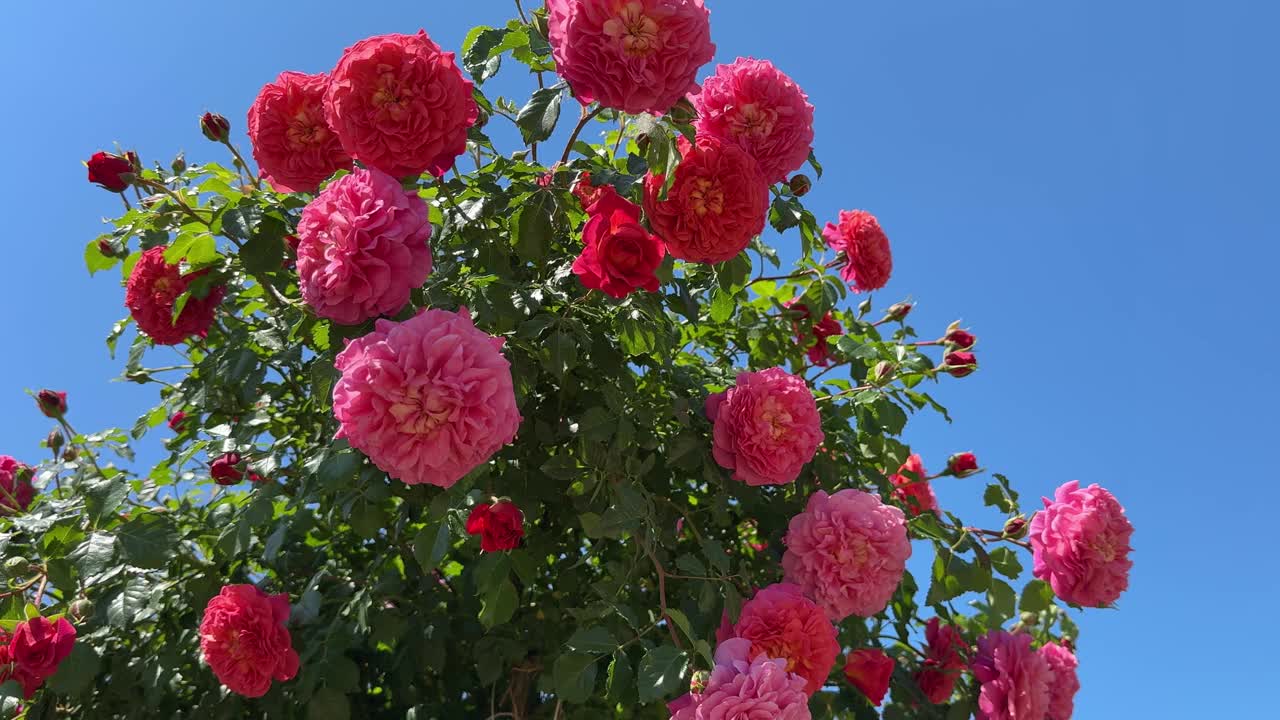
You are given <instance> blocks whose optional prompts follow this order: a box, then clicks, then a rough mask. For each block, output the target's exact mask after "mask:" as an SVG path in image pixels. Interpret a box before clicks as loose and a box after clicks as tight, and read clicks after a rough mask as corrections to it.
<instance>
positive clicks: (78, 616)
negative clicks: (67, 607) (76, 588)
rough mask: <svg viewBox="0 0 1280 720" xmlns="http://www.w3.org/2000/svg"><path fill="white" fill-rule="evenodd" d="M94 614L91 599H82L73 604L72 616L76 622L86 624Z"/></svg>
mask: <svg viewBox="0 0 1280 720" xmlns="http://www.w3.org/2000/svg"><path fill="white" fill-rule="evenodd" d="M92 614H93V601H92V600H90V599H89V598H80V599H79V600H76V601H75V602H73V603H71V611H70V615H71V617H72V618H73V619H74V620H75V621H76V622H84V620H85V619H86V618H88V617H89V616H90V615H92Z"/></svg>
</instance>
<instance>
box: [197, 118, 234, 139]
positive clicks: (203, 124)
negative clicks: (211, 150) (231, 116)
mask: <svg viewBox="0 0 1280 720" xmlns="http://www.w3.org/2000/svg"><path fill="white" fill-rule="evenodd" d="M200 132H202V133H204V136H205V137H207V138H209V140H211V141H212V142H218V143H224V142H226V141H227V140H228V139H229V138H230V137H231V121H230V120H228V119H226V118H224V117H222V116H221V115H219V114H218V113H210V112H207V113H205V114H204V115H201V116H200Z"/></svg>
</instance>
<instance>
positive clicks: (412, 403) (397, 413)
mask: <svg viewBox="0 0 1280 720" xmlns="http://www.w3.org/2000/svg"><path fill="white" fill-rule="evenodd" d="M452 411H453V404H452V403H451V402H449V400H448V398H446V397H445V396H444V394H443V393H439V392H436V391H434V390H432V389H431V388H429V387H427V388H424V387H423V386H415V387H411V388H409V389H408V391H407V392H406V393H405V395H404V396H403V397H402V398H401V399H400V401H399V402H397V403H396V404H395V405H392V406H391V410H390V412H391V416H392V417H394V418H395V419H396V423H397V424H398V425H399V426H400V430H401V431H403V432H406V433H412V434H415V435H429V434H431V433H432V432H434V431H435V429H436V428H438V427H440V426H441V425H443V424H444V423H445V422H446V421H448V419H449V415H450V413H452Z"/></svg>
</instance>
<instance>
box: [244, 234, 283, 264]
mask: <svg viewBox="0 0 1280 720" xmlns="http://www.w3.org/2000/svg"><path fill="white" fill-rule="evenodd" d="M264 224H265V223H264ZM240 262H241V263H243V264H244V269H245V270H247V271H249V273H251V274H253V275H261V274H264V273H269V272H273V271H275V270H279V269H280V268H281V266H282V264H283V263H284V237H283V235H278V234H275V233H265V232H260V233H256V234H254V235H253V237H250V238H249V240H248V241H247V242H245V244H244V247H243V248H241V250H240Z"/></svg>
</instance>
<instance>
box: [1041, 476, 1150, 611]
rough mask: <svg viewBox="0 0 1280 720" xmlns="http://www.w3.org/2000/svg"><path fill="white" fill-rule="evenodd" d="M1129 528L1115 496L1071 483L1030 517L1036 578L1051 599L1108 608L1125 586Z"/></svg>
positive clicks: (1127, 576)
mask: <svg viewBox="0 0 1280 720" xmlns="http://www.w3.org/2000/svg"><path fill="white" fill-rule="evenodd" d="M1132 536H1133V525H1131V524H1130V523H1129V519H1128V518H1126V517H1125V515H1124V508H1123V507H1121V506H1120V503H1119V501H1117V500H1116V498H1115V496H1114V495H1112V494H1111V493H1109V492H1107V491H1106V490H1104V489H1103V488H1102V487H1101V486H1099V485H1097V484H1094V485H1090V486H1089V487H1087V488H1082V487H1080V483H1079V482H1077V481H1075V480H1072V481H1071V482H1068V483H1066V484H1065V485H1063V486H1062V487H1060V488H1058V491H1057V492H1056V493H1055V494H1054V497H1053V499H1052V500H1050V499H1049V498H1044V510H1041V511H1040V512H1038V513H1036V514H1035V517H1033V518H1031V533H1030V535H1029V536H1028V539H1029V540H1030V541H1031V549H1032V554H1033V555H1034V562H1035V565H1034V568H1033V569H1034V571H1035V575H1036V577H1038V578H1040V579H1041V580H1044V581H1046V582H1048V583H1049V585H1050V586H1051V587H1052V588H1053V592H1054V594H1056V595H1057V596H1058V597H1060V598H1062V599H1063V600H1066V601H1067V602H1069V603H1075V604H1076V605H1082V606H1085V607H1102V606H1105V605H1110V604H1111V603H1113V602H1115V601H1116V600H1118V599H1119V598H1120V594H1121V593H1123V592H1124V591H1125V590H1126V589H1127V588H1128V587H1129V569H1130V568H1131V567H1133V561H1132V560H1130V559H1129V551H1130V550H1131V549H1132V548H1131V547H1130V546H1129V539H1130V538H1131V537H1132Z"/></svg>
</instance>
